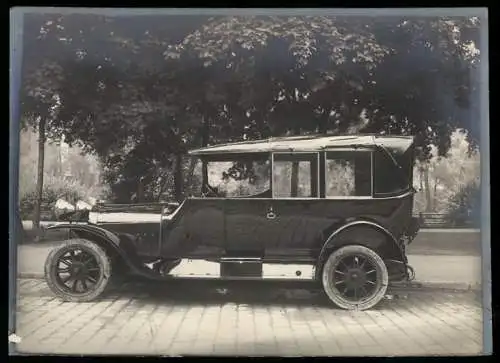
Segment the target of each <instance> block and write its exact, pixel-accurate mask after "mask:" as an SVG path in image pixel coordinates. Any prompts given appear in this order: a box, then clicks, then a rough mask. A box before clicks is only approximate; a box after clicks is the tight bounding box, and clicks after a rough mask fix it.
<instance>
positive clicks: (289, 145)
mask: <svg viewBox="0 0 500 363" xmlns="http://www.w3.org/2000/svg"><path fill="white" fill-rule="evenodd" d="M412 144H413V137H412V136H379V135H344V136H340V135H336V136H324V135H321V136H285V137H275V138H269V139H265V140H256V141H242V142H234V143H228V144H219V145H213V146H207V147H203V148H199V149H194V150H191V151H190V152H189V154H190V155H198V156H201V155H215V154H247V153H269V152H306V151H310V152H314V151H323V150H329V149H335V148H346V147H349V148H353V147H354V148H357V147H364V148H374V147H376V146H383V147H385V148H387V149H390V150H393V151H396V150H397V151H403V152H404V151H406V150H407V149H408V148H409V147H410V146H411V145H412Z"/></svg>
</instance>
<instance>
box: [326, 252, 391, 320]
mask: <svg viewBox="0 0 500 363" xmlns="http://www.w3.org/2000/svg"><path fill="white" fill-rule="evenodd" d="M350 254H358V255H362V256H364V257H366V258H368V259H369V260H370V261H371V262H372V263H373V264H374V265H375V268H376V269H377V278H378V279H380V280H381V281H380V286H379V289H378V291H377V292H376V293H375V294H374V295H373V296H372V297H370V298H369V299H368V300H366V301H363V302H360V303H353V302H352V301H348V300H346V299H344V298H342V297H341V296H339V295H338V294H337V292H336V289H335V288H334V281H332V276H333V269H334V268H335V266H336V265H337V262H338V260H339V259H341V258H343V257H345V255H350ZM322 282H323V289H324V290H325V293H326V295H327V296H328V298H329V299H330V300H331V301H332V302H333V303H334V304H335V305H337V306H338V307H339V308H341V309H345V310H368V309H371V308H372V307H374V306H375V305H377V304H378V303H379V302H380V301H381V300H382V299H383V298H384V296H385V293H386V291H387V287H388V285H389V273H388V271H387V266H386V265H385V263H384V261H383V260H382V258H381V257H380V256H379V255H378V254H377V253H376V252H375V251H373V250H371V249H369V248H367V247H365V246H360V245H349V246H345V247H341V248H339V249H338V250H335V251H334V252H332V254H331V255H330V256H329V257H328V259H327V261H326V263H325V265H324V267H323V273H322Z"/></svg>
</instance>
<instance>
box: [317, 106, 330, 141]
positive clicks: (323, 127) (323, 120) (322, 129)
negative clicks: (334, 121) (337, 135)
mask: <svg viewBox="0 0 500 363" xmlns="http://www.w3.org/2000/svg"><path fill="white" fill-rule="evenodd" d="M329 113H330V112H329V111H328V110H324V111H323V114H322V115H321V116H320V119H319V127H318V132H319V133H320V134H322V135H326V134H327V133H328V117H329V116H330V114H329Z"/></svg>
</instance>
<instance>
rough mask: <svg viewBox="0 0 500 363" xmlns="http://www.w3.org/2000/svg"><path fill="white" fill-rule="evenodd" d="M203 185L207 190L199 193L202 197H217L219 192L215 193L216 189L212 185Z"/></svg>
mask: <svg viewBox="0 0 500 363" xmlns="http://www.w3.org/2000/svg"><path fill="white" fill-rule="evenodd" d="M205 186H206V188H207V189H208V191H207V192H203V193H201V196H202V197H203V198H206V197H217V196H218V195H219V193H217V190H216V189H215V188H213V187H212V186H210V185H208V184H205Z"/></svg>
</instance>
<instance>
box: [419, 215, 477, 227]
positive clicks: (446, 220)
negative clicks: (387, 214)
mask: <svg viewBox="0 0 500 363" xmlns="http://www.w3.org/2000/svg"><path fill="white" fill-rule="evenodd" d="M414 217H417V218H419V220H420V228H472V227H473V225H474V223H473V221H472V219H471V218H469V216H463V217H461V218H454V219H451V218H450V217H449V215H447V214H443V213H418V214H415V215H414Z"/></svg>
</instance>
